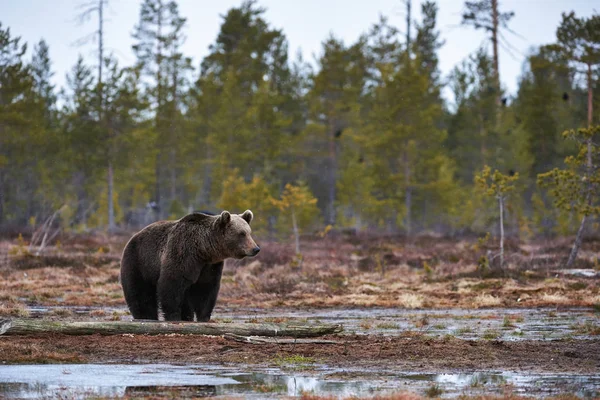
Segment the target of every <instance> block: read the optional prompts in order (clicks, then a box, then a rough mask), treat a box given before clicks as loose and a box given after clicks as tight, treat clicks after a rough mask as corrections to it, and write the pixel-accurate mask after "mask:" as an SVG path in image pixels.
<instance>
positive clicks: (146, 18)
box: [133, 0, 189, 216]
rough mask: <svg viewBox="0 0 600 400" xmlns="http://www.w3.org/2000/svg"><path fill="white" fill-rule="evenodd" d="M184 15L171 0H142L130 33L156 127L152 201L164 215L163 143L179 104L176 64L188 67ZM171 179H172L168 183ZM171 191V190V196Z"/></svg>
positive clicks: (170, 161) (166, 154)
mask: <svg viewBox="0 0 600 400" xmlns="http://www.w3.org/2000/svg"><path fill="white" fill-rule="evenodd" d="M185 23H186V19H185V18H183V17H181V16H180V15H179V8H178V6H177V3H176V2H175V1H173V0H171V1H168V2H167V1H163V0H144V2H143V3H142V5H141V8H140V21H139V23H138V25H136V27H135V31H134V34H133V37H134V39H135V40H136V41H137V42H136V44H134V46H133V50H134V52H135V54H136V56H137V59H138V64H139V66H140V68H141V71H142V72H143V74H144V75H146V76H147V77H148V78H149V79H148V80H147V87H148V91H147V92H148V96H149V98H150V101H151V103H152V108H153V112H154V129H155V130H156V133H157V135H156V142H155V146H156V160H155V184H156V189H155V196H154V201H155V202H156V203H157V204H158V207H159V216H164V215H165V210H166V209H167V208H168V207H167V204H168V200H171V202H172V201H174V200H175V199H173V198H171V199H168V198H167V196H166V193H165V191H164V190H163V187H164V186H166V185H164V181H165V180H166V179H165V178H166V177H165V176H164V172H165V169H164V165H169V167H170V169H171V174H170V178H171V181H172V180H173V175H174V169H175V168H176V166H175V165H174V158H176V157H173V156H172V153H171V151H172V150H173V149H168V151H167V148H168V146H166V144H172V143H173V141H172V139H171V137H172V134H173V130H172V128H171V124H177V121H176V118H178V115H179V114H180V110H181V104H180V103H179V100H180V98H179V97H178V96H177V94H178V93H179V92H180V90H181V87H180V86H179V85H180V84H181V79H180V78H181V76H180V75H179V74H180V73H183V72H184V71H181V70H179V69H178V68H180V67H184V68H186V69H187V68H188V66H189V59H187V58H185V57H183V56H182V55H181V53H180V46H181V44H182V43H183V41H184V40H185V37H184V35H183V29H184V27H185ZM173 185H174V183H173V182H172V186H173ZM173 195H174V193H173V190H172V191H171V197H172V196H173Z"/></svg>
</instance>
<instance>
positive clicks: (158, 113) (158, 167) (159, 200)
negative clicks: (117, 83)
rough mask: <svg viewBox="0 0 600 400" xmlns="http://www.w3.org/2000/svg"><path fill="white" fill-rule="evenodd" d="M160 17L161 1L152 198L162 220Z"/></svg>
mask: <svg viewBox="0 0 600 400" xmlns="http://www.w3.org/2000/svg"><path fill="white" fill-rule="evenodd" d="M162 15H163V4H162V1H160V0H159V1H158V18H157V22H156V25H157V27H156V42H157V43H156V122H155V124H156V130H157V132H158V140H157V149H156V150H157V153H156V167H155V171H154V173H155V179H156V186H155V190H156V193H155V194H154V197H155V198H156V200H155V201H156V205H157V207H158V218H159V219H160V218H162V214H163V208H164V207H163V204H162V194H161V186H160V175H161V160H162V157H161V152H162V146H163V145H164V143H161V139H162V135H161V132H160V130H161V129H162V124H161V123H160V121H161V117H162V115H161V113H162V112H163V109H162V100H163V96H162V59H163V55H162V23H163V20H162Z"/></svg>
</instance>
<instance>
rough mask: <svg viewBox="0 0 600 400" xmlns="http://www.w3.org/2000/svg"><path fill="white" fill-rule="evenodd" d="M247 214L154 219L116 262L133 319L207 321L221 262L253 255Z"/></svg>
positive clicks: (218, 283) (129, 243) (254, 253)
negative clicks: (174, 219)
mask: <svg viewBox="0 0 600 400" xmlns="http://www.w3.org/2000/svg"><path fill="white" fill-rule="evenodd" d="M252 218H253V215H252V211H250V210H246V211H245V212H244V213H243V214H239V215H238V214H230V213H229V212H227V211H223V212H222V213H221V214H220V215H208V214H203V213H193V214H189V215H186V216H185V217H183V218H181V219H179V220H177V221H159V222H155V223H153V224H151V225H148V226H147V227H145V228H144V229H142V230H141V231H140V232H138V233H136V234H135V235H134V236H133V237H132V238H131V239H130V240H129V242H128V243H127V245H126V246H125V249H124V250H123V257H122V258H121V284H122V286H123V292H124V293H125V300H126V301H127V306H128V307H129V310H130V311H131V315H133V318H135V319H153V320H157V319H158V309H159V307H160V309H161V310H162V312H163V315H164V318H165V320H167V321H181V320H183V321H193V320H194V314H195V315H196V320H197V321H199V322H200V321H202V322H205V321H208V320H210V315H211V313H212V310H213V308H214V306H215V303H216V301H217V295H218V294H219V287H220V284H221V273H222V272H223V262H224V260H225V259H226V258H238V259H240V258H244V257H247V256H255V255H257V254H258V252H259V251H260V247H258V245H257V244H256V242H254V240H253V239H252V236H251V235H250V234H251V229H250V222H252Z"/></svg>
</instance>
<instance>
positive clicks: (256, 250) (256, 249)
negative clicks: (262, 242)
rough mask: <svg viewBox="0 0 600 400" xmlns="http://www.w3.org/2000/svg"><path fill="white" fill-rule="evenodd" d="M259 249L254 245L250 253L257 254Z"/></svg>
mask: <svg viewBox="0 0 600 400" xmlns="http://www.w3.org/2000/svg"><path fill="white" fill-rule="evenodd" d="M259 251H260V247H259V246H256V247H255V248H253V249H252V255H253V256H255V255H257V254H258V252H259Z"/></svg>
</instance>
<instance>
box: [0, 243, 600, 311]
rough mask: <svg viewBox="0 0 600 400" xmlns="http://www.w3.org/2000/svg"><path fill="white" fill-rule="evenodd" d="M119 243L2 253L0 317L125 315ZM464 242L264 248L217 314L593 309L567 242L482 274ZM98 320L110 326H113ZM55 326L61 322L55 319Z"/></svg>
mask: <svg viewBox="0 0 600 400" xmlns="http://www.w3.org/2000/svg"><path fill="white" fill-rule="evenodd" d="M127 239H128V237H127V236H116V237H111V238H108V237H104V236H100V235H97V236H72V237H65V238H60V240H61V241H60V242H56V243H53V244H52V246H49V247H48V248H47V250H46V252H45V253H44V254H43V255H41V256H35V255H32V254H29V253H28V252H26V251H22V250H23V249H21V247H22V245H21V244H19V242H18V241H17V240H13V241H9V240H5V241H3V242H1V243H0V261H2V260H3V261H2V264H1V265H0V273H1V274H2V278H3V279H2V283H1V284H0V315H10V316H24V315H25V313H26V309H25V308H24V305H68V306H123V305H124V300H123V295H122V290H121V286H120V284H119V260H120V254H121V250H122V248H123V246H124V244H125V243H126V241H127ZM475 242H476V241H473V240H467V239H448V238H436V237H420V238H417V239H414V240H412V241H409V240H406V239H405V238H404V237H399V236H369V235H351V236H340V235H338V236H332V237H326V238H324V239H321V238H318V239H317V238H311V237H306V238H304V240H303V244H302V248H303V249H305V250H304V254H303V262H302V264H301V266H298V265H297V263H296V262H295V260H294V259H293V257H292V255H293V248H292V246H291V245H286V244H281V243H276V242H267V243H264V242H263V243H262V248H263V250H262V251H261V254H260V255H259V256H258V257H257V258H256V259H248V260H243V261H232V262H229V263H228V264H227V266H226V268H225V272H224V276H223V281H222V289H221V295H220V297H219V304H221V305H227V306H228V307H235V306H236V305H239V306H246V307H247V306H257V307H277V306H290V307H301V306H302V307H305V306H311V307H331V306H364V307H369V306H383V307H402V308H439V307H462V308H484V307H537V306H593V305H596V304H599V303H600V287H599V285H598V280H597V279H593V278H586V277H583V276H572V275H567V274H564V271H561V264H562V263H563V261H564V260H563V256H564V254H566V253H567V251H566V250H568V243H569V241H568V240H567V239H556V240H547V241H534V242H529V243H522V242H517V241H514V240H513V241H508V243H507V250H506V264H507V266H506V268H505V269H504V270H500V269H498V268H496V267H494V266H493V265H492V266H491V267H490V268H488V269H485V268H483V269H482V268H481V267H480V266H479V265H478V259H479V258H480V257H481V254H485V252H486V248H485V247H480V246H479V245H476V244H474V243H475ZM598 249H600V241H593V242H589V243H586V244H584V246H583V249H582V257H581V260H580V261H579V262H578V264H577V265H576V266H575V267H577V268H589V269H597V265H598V262H597V258H596V257H597V256H596V254H597V251H598ZM102 314H103V313H102V312H100V311H97V312H96V313H95V316H96V317H100V318H110V319H115V318H118V317H119V316H115V315H112V314H110V315H102ZM55 316H56V317H64V315H61V314H60V313H58V314H56V315H55Z"/></svg>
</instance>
